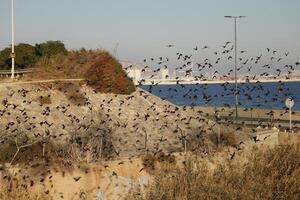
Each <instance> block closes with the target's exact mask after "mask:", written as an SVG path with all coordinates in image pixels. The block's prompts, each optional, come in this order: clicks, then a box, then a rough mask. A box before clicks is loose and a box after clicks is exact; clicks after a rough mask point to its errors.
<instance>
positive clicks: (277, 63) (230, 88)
mask: <svg viewBox="0 0 300 200" xmlns="http://www.w3.org/2000/svg"><path fill="white" fill-rule="evenodd" d="M166 47H167V48H175V47H176V46H175V45H173V44H169V45H167V46H166ZM246 53H247V51H245V50H241V51H239V52H238V58H237V59H238V60H237V66H238V67H237V69H236V70H237V74H238V79H243V80H244V81H242V82H241V83H239V84H238V87H236V86H235V84H232V82H230V81H229V80H231V81H232V80H234V76H235V70H234V67H226V66H233V65H234V45H233V44H232V42H230V41H227V42H225V43H224V45H222V49H221V50H218V51H215V50H211V48H210V47H208V46H207V45H205V46H203V47H202V48H201V47H199V46H195V47H194V48H193V49H192V53H189V54H187V53H183V52H177V53H176V56H175V61H174V60H172V59H171V58H170V57H163V56H159V57H157V58H154V57H150V58H145V59H144V60H143V68H142V69H141V72H142V77H143V79H142V80H140V81H139V85H140V86H141V87H142V88H143V89H146V90H147V91H149V92H150V93H153V94H155V95H157V96H160V97H161V98H163V99H166V100H169V101H171V102H173V103H175V104H178V105H190V106H218V107H227V108H232V107H234V106H235V96H236V95H237V96H238V104H239V107H243V108H245V111H247V110H251V109H253V108H270V109H273V108H275V109H280V108H282V110H283V111H282V114H281V116H282V115H284V114H285V113H286V112H288V110H287V108H286V107H285V100H286V99H287V98H289V97H290V98H293V99H295V98H299V95H298V94H297V92H296V91H295V90H296V88H295V87H297V85H296V86H295V84H294V85H293V88H291V84H290V83H289V80H290V79H291V77H292V75H293V73H295V71H296V70H297V71H298V72H299V70H300V68H299V65H300V64H299V62H295V63H293V64H289V63H290V62H291V59H290V58H289V56H290V53H289V52H283V53H280V52H279V51H277V50H273V49H270V48H266V49H265V52H264V53H261V54H259V55H256V56H252V57H251V56H250V57H249V56H247V55H246ZM211 54H212V55H211ZM204 55H207V56H204ZM201 56H202V57H204V58H202V59H201V58H199V57H201ZM170 66H172V67H174V66H175V72H176V73H174V74H176V75H174V77H172V80H175V81H176V84H175V85H160V83H159V81H156V82H155V81H151V84H149V82H147V83H146V79H147V80H148V81H149V80H151V79H157V78H159V76H160V72H161V71H162V69H169V68H170V70H171V67H170ZM132 67H133V65H129V66H128V67H126V68H125V69H129V68H132ZM226 69H228V71H226ZM179 72H181V73H183V75H181V76H180V75H178V74H179ZM145 77H147V78H145ZM185 77H190V78H192V79H193V80H194V81H196V83H195V84H192V85H191V84H186V82H184V78H185ZM161 78H164V79H170V78H171V77H170V75H169V74H166V75H165V77H161ZM261 79H268V80H272V81H273V82H274V83H272V84H265V83H263V82H261V81H260V80H261ZM209 80H211V81H217V80H223V83H220V84H218V85H210V84H208V83H207V82H205V83H201V81H209Z"/></svg>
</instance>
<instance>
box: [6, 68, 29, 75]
mask: <svg viewBox="0 0 300 200" xmlns="http://www.w3.org/2000/svg"><path fill="white" fill-rule="evenodd" d="M32 72H33V69H20V70H15V74H28V73H32ZM0 75H11V70H0Z"/></svg>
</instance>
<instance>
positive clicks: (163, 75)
mask: <svg viewBox="0 0 300 200" xmlns="http://www.w3.org/2000/svg"><path fill="white" fill-rule="evenodd" d="M160 73H161V74H160V78H161V79H162V80H165V79H169V78H170V74H169V70H168V69H161V72H160Z"/></svg>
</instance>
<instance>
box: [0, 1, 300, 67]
mask: <svg viewBox="0 0 300 200" xmlns="http://www.w3.org/2000/svg"><path fill="white" fill-rule="evenodd" d="M15 1H16V31H17V33H16V41H17V42H18V43H19V42H27V43H33V44H34V43H37V42H43V41H47V40H62V41H64V42H65V44H66V45H67V47H68V48H69V49H76V48H80V47H85V48H88V49H89V48H104V49H107V50H109V51H112V50H113V49H114V46H115V45H116V44H117V43H119V49H118V58H119V59H121V60H130V61H141V60H142V59H143V58H144V57H151V56H154V57H155V56H160V55H166V54H168V53H170V52H168V51H170V50H169V49H167V48H165V45H166V44H169V43H172V44H175V45H176V49H174V51H186V52H188V51H190V50H191V49H192V48H193V47H194V46H195V45H196V44H197V45H199V46H204V45H208V46H211V47H214V48H219V46H221V45H222V44H223V43H224V42H225V41H228V40H230V41H232V40H233V22H232V21H230V20H228V19H225V18H224V17H223V16H224V15H246V16H247V18H245V19H242V20H241V21H240V22H239V24H238V30H239V33H238V34H239V35H238V40H239V45H240V49H245V50H248V51H249V52H253V53H257V54H259V52H261V51H262V50H263V49H265V48H267V47H270V48H274V49H277V50H279V51H289V52H291V59H295V60H296V59H297V58H299V57H300V26H299V24H300V23H299V21H300V12H299V10H300V0H184V1H183V0H151V1H150V0H147V1H146V0H106V1H104V0H15ZM9 44H10V0H0V48H4V47H6V46H8V45H9ZM173 53H174V52H173Z"/></svg>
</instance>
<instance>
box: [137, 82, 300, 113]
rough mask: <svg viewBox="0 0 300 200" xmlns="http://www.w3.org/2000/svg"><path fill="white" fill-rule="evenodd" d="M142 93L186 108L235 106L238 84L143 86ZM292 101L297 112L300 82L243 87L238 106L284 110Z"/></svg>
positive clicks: (246, 84) (299, 108)
mask: <svg viewBox="0 0 300 200" xmlns="http://www.w3.org/2000/svg"><path fill="white" fill-rule="evenodd" d="M140 87H141V88H142V89H144V90H147V91H149V92H151V93H152V94H154V95H156V96H158V97H160V98H162V99H165V100H167V101H170V102H172V103H174V104H175V105H180V106H183V105H186V106H191V105H193V106H213V107H223V106H235V84H225V85H224V84H185V85H143V86H140ZM290 96H291V97H292V98H293V99H294V101H295V106H294V107H293V109H294V110H300V82H285V83H280V82H276V83H239V84H238V102H239V106H240V107H244V108H267V109H283V108H285V100H286V99H287V98H288V97H290Z"/></svg>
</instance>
